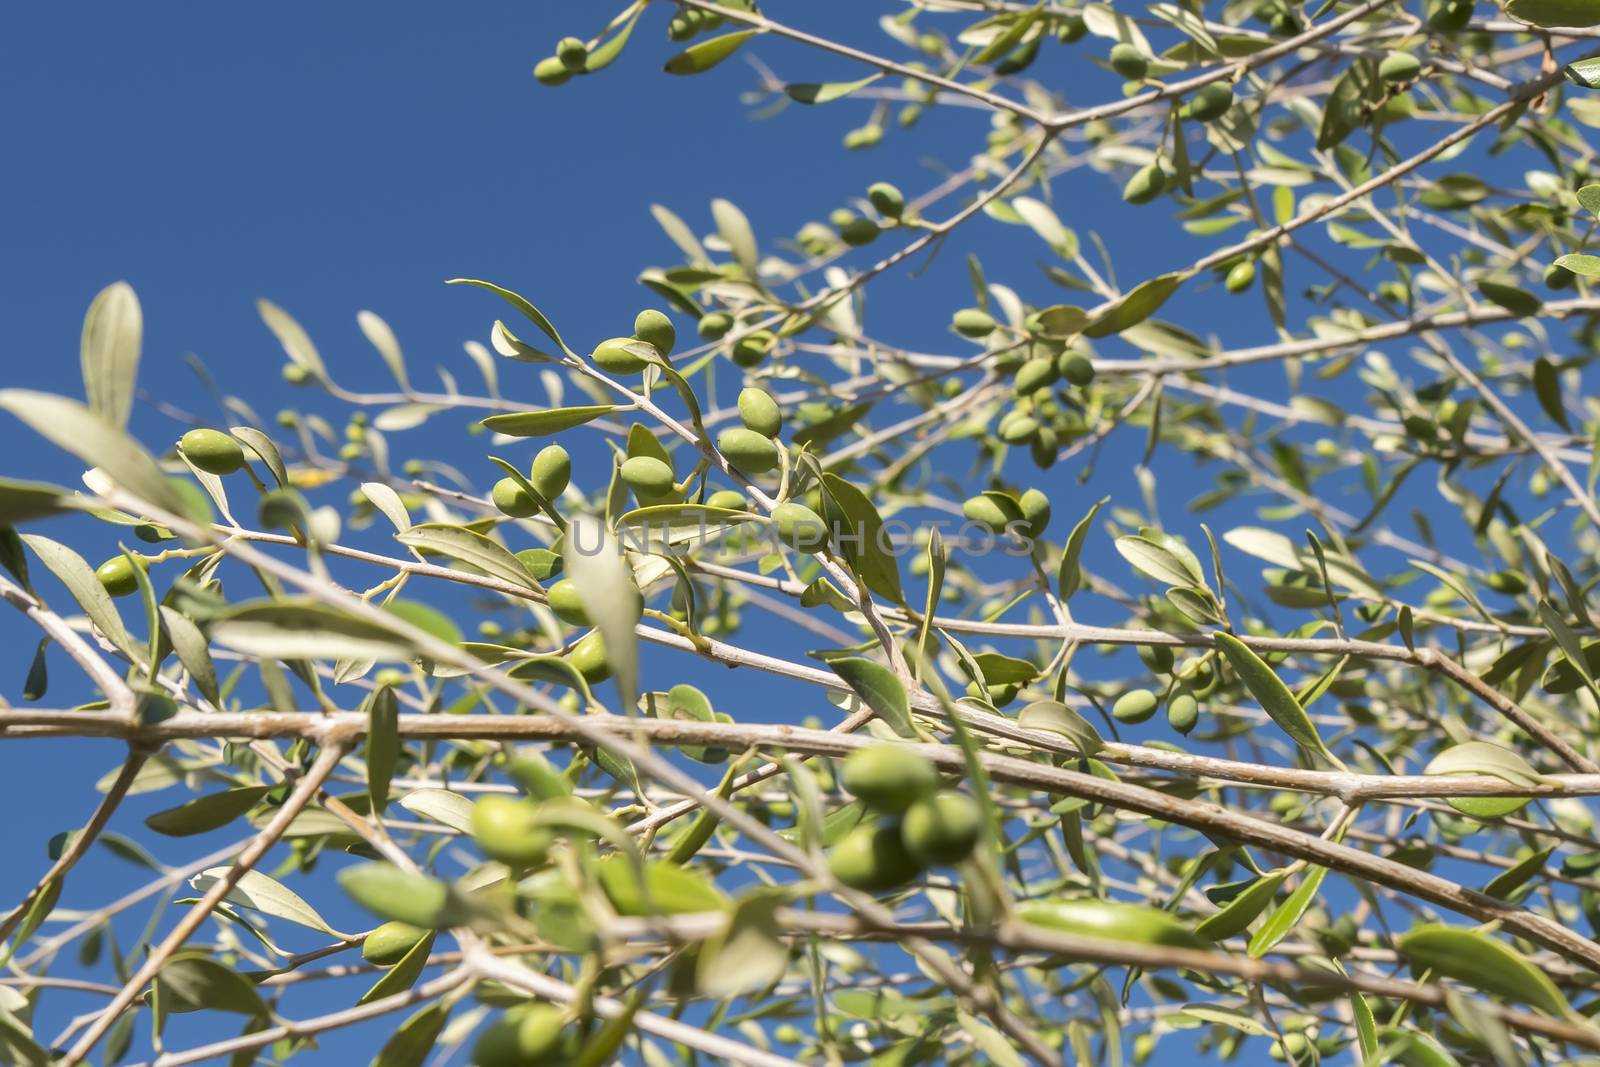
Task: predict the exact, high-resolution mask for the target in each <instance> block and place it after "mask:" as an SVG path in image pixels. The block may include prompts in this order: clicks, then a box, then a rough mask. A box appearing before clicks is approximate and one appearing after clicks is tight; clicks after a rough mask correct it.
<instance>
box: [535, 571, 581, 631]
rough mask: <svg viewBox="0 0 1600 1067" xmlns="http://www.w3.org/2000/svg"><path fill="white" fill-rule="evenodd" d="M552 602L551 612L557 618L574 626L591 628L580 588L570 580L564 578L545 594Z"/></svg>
mask: <svg viewBox="0 0 1600 1067" xmlns="http://www.w3.org/2000/svg"><path fill="white" fill-rule="evenodd" d="M545 596H546V598H547V599H548V600H549V602H550V610H551V611H552V612H554V613H555V616H556V618H558V619H560V620H561V621H562V622H565V623H569V624H571V625H573V626H589V625H592V623H591V622H590V620H589V613H588V612H587V611H585V610H584V607H583V598H582V597H580V596H579V595H578V587H577V586H575V585H573V584H572V580H571V579H569V578H563V579H561V580H560V581H559V582H557V583H556V584H555V585H552V586H551V587H550V589H549V591H548V592H547V593H546V594H545Z"/></svg>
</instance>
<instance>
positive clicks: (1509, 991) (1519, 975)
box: [1395, 923, 1572, 1016]
mask: <svg viewBox="0 0 1600 1067" xmlns="http://www.w3.org/2000/svg"><path fill="white" fill-rule="evenodd" d="M1395 948H1396V949H1398V950H1399V952H1400V954H1401V955H1402V956H1404V957H1405V958H1406V959H1408V960H1410V961H1411V965H1412V966H1413V967H1417V968H1427V969H1429V970H1431V971H1433V972H1434V974H1436V975H1442V976H1444V977H1446V978H1454V979H1456V980H1457V981H1459V982H1465V983H1466V984H1467V985H1470V986H1472V987H1473V988H1475V989H1481V990H1483V991H1484V992H1485V993H1493V994H1495V995H1496V996H1501V997H1505V998H1506V999H1507V1000H1514V1001H1518V1002H1520V1003H1523V1004H1531V1005H1533V1006H1534V1007H1536V1008H1540V1009H1543V1010H1544V1011H1547V1012H1550V1013H1551V1014H1552V1015H1558V1016H1560V1015H1566V1014H1567V1013H1568V1012H1570V1011H1571V1010H1572V1009H1571V1007H1570V1005H1568V1004H1567V998H1566V997H1564V996H1562V995H1561V991H1560V990H1559V989H1557V988H1556V986H1555V983H1554V982H1552V981H1550V979H1549V977H1547V976H1546V975H1545V973H1544V972H1543V971H1541V970H1540V969H1539V968H1538V967H1535V966H1534V965H1533V964H1532V963H1529V962H1528V960H1527V959H1526V958H1525V957H1524V956H1523V955H1522V953H1520V952H1518V951H1517V950H1516V949H1514V948H1512V947H1511V946H1509V945H1507V944H1505V943H1503V942H1501V941H1497V940H1495V939H1494V938H1492V937H1490V936H1488V935H1487V934H1483V933H1479V932H1478V931H1476V930H1464V929H1461V928H1459V927H1453V926H1445V925H1442V924H1440V923H1423V924H1421V925H1419V926H1413V927H1412V928H1411V930H1410V931H1409V932H1407V933H1406V934H1404V935H1402V936H1401V937H1400V938H1399V939H1398V940H1397V941H1396V942H1395Z"/></svg>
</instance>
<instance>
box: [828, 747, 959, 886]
mask: <svg viewBox="0 0 1600 1067" xmlns="http://www.w3.org/2000/svg"><path fill="white" fill-rule="evenodd" d="M842 781H843V784H844V787H845V789H846V790H848V791H849V792H850V793H851V794H853V795H854V796H855V797H856V798H857V799H858V800H860V801H861V802H862V803H863V804H865V805H866V806H867V807H868V808H869V809H871V810H872V812H873V813H874V815H875V816H876V817H875V818H874V819H872V820H871V821H870V822H863V823H862V824H860V825H858V826H856V827H855V828H853V829H851V830H850V831H849V832H848V833H846V834H845V835H844V836H843V837H842V838H840V839H839V840H838V841H837V842H836V843H835V844H834V845H833V847H832V848H831V849H829V850H828V869H829V870H830V871H831V872H832V873H833V876H834V877H835V878H837V879H838V880H839V881H840V882H841V883H843V884H844V885H847V886H849V887H850V888H852V889H861V890H865V891H867V892H873V893H879V892H884V891H886V890H890V889H894V888H896V887H898V886H901V885H904V884H905V883H906V882H908V881H910V880H911V879H912V878H915V877H916V876H917V875H918V874H920V873H921V872H922V871H923V870H925V869H927V868H928V867H932V866H936V865H943V864H954V863H960V862H961V861H962V860H964V859H966V858H967V856H968V855H970V854H971V852H972V849H973V847H974V846H975V845H977V843H978V837H979V835H980V833H981V831H982V825H983V817H982V815H981V813H980V812H979V810H978V806H977V804H976V803H974V802H973V800H972V799H971V798H970V797H968V796H966V795H965V794H963V793H958V792H955V791H954V790H949V789H941V788H940V787H939V785H940V783H939V773H938V771H936V770H935V769H934V767H933V764H931V763H929V762H928V761H927V760H926V759H924V758H923V757H922V756H920V755H918V754H917V753H915V752H912V751H910V750H909V749H907V748H905V747H904V746H901V745H896V744H880V745H871V746H869V747H867V748H858V749H856V750H855V751H854V752H852V753H850V756H849V757H848V758H847V759H846V760H845V762H844V771H843V775H842Z"/></svg>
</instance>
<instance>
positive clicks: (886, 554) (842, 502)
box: [822, 472, 905, 602]
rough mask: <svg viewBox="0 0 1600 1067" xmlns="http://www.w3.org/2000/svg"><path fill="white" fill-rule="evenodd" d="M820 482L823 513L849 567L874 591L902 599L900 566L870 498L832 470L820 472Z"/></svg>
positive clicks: (898, 599) (895, 598)
mask: <svg viewBox="0 0 1600 1067" xmlns="http://www.w3.org/2000/svg"><path fill="white" fill-rule="evenodd" d="M822 485H823V496H822V504H823V511H824V513H825V514H824V516H823V517H824V518H826V519H827V520H828V522H829V523H830V524H831V525H832V526H833V528H834V531H835V536H836V540H837V543H838V545H839V550H840V552H841V553H843V555H844V557H845V559H846V560H848V561H849V563H850V567H851V569H852V570H854V571H855V572H856V573H857V574H859V575H860V576H861V580H862V581H863V582H865V583H866V585H867V588H868V589H871V590H872V591H873V592H874V593H878V594H879V595H881V596H886V597H889V598H890V599H892V600H894V601H896V602H902V601H904V600H905V594H904V593H903V592H902V591H901V587H900V569H899V567H897V566H896V565H895V557H894V555H893V554H892V553H891V551H890V546H889V545H888V544H887V543H886V542H887V535H886V534H885V532H884V528H883V519H882V518H881V517H880V516H879V515H878V509H877V508H876V507H875V506H874V505H873V503H872V500H871V498H870V497H868V496H867V495H866V494H865V493H863V492H862V491H861V490H860V489H858V488H857V487H856V486H854V485H852V484H850V483H849V482H847V481H845V480H844V479H843V478H841V477H839V476H838V475H836V474H833V473H832V472H826V473H824V474H823V475H822Z"/></svg>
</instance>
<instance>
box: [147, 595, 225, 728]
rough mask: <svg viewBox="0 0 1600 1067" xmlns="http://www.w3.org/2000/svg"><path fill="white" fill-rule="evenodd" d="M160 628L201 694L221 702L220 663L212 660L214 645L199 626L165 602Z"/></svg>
mask: <svg viewBox="0 0 1600 1067" xmlns="http://www.w3.org/2000/svg"><path fill="white" fill-rule="evenodd" d="M161 628H162V633H163V634H164V635H165V636H166V639H167V640H168V641H169V642H170V643H171V644H172V649H173V651H174V652H176V653H177V654H178V662H180V663H182V664H183V669H184V670H186V671H188V672H189V677H190V678H192V679H193V680H194V684H195V686H196V687H198V688H199V690H200V695H201V696H203V697H205V698H206V699H207V700H209V701H210V702H211V703H212V705H213V706H214V707H215V706H221V704H222V694H221V691H220V690H219V689H218V688H217V667H216V664H215V663H213V662H212V660H211V649H210V647H209V644H208V643H207V641H206V638H205V635H204V634H202V633H201V632H200V628H199V627H198V626H196V625H195V624H194V622H193V620H191V619H190V618H189V617H188V616H187V615H184V614H182V613H180V612H178V611H177V610H176V609H174V608H171V607H168V606H167V605H166V604H162V605H161Z"/></svg>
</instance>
